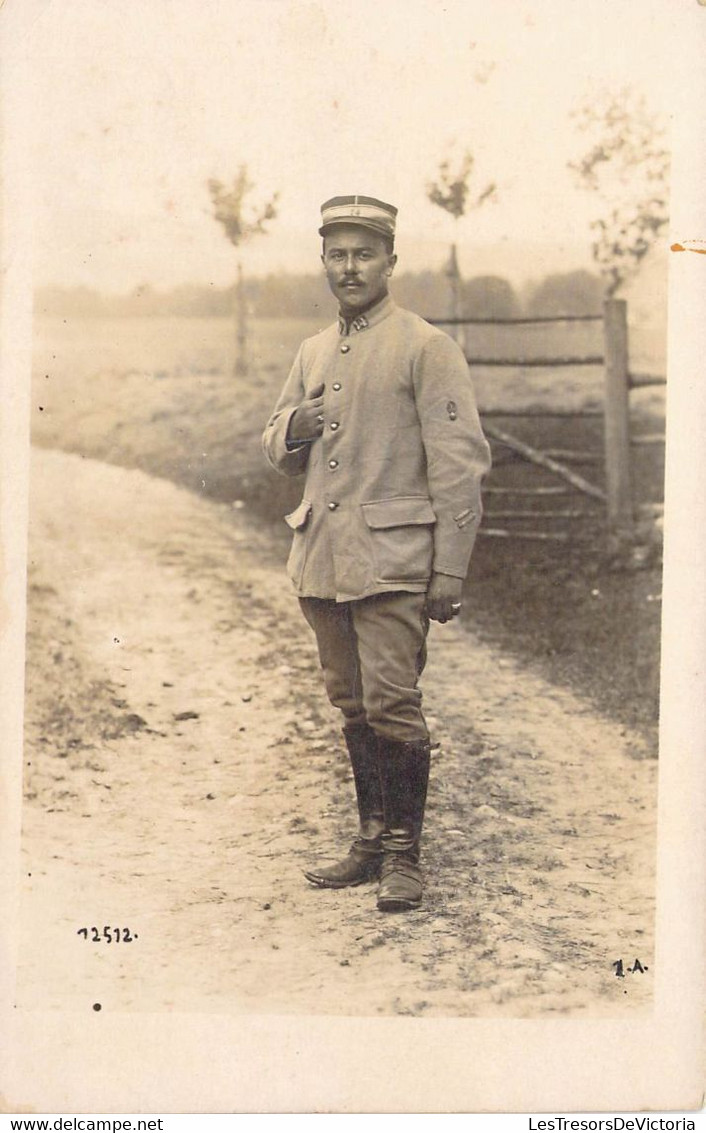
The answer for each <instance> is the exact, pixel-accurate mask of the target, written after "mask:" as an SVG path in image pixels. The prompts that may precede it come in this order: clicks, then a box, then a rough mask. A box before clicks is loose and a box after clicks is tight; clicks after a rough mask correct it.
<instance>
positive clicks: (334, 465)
mask: <svg viewBox="0 0 706 1133" xmlns="http://www.w3.org/2000/svg"><path fill="white" fill-rule="evenodd" d="M328 466H329V468H332V469H333V468H338V461H337V460H329V462H328Z"/></svg>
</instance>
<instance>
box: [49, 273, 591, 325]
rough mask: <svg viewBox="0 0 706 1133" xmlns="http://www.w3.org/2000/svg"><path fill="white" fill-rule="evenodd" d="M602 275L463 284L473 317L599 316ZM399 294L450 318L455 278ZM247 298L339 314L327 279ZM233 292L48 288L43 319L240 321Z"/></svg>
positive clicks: (429, 280) (397, 282)
mask: <svg viewBox="0 0 706 1133" xmlns="http://www.w3.org/2000/svg"><path fill="white" fill-rule="evenodd" d="M603 289H604V288H603V282H602V280H601V278H600V276H599V275H598V274H595V273H593V272H590V271H585V270H578V271H570V272H563V273H554V274H551V275H547V276H544V277H543V278H542V279H539V280H536V281H531V282H529V283H527V284H525V285H524V286H523V287H522V288H521V290H520V291H519V292H518V291H517V290H516V289H515V288H514V287H513V285H512V284H511V283H510V281H509V280H507V279H504V278H503V277H501V276H496V275H480V276H476V277H474V278H471V279H465V280H463V282H462V292H461V309H462V312H463V315H464V316H465V317H468V318H477V319H486V318H487V319H492V318H496V319H498V318H503V319H507V318H517V317H519V316H522V315H530V316H533V315H583V314H598V313H600V310H601V303H602V301H603ZM393 293H394V297H395V300H396V301H397V302H398V303H399V304H400V305H401V306H403V307H407V308H409V309H410V310H412V311H416V312H417V313H418V314H420V315H422V316H424V317H427V318H443V317H444V316H445V315H446V314H447V313H448V307H449V292H448V279H447V278H446V277H445V276H444V275H443V274H441V273H440V272H433V271H421V272H402V273H400V274H399V275H396V276H395V279H394V288H393ZM245 300H246V302H247V305H248V309H249V310H250V312H251V313H252V315H253V316H254V317H255V318H308V317H313V318H317V317H320V316H321V314H322V313H323V314H324V315H325V316H330V314H331V302H332V301H331V296H330V293H329V291H328V288H327V286H326V281H325V279H324V277H323V275H318V274H316V275H314V274H306V275H305V274H302V275H296V274H286V273H278V274H276V275H266V276H262V277H259V278H258V277H253V278H251V279H248V280H247V281H246V282H245ZM233 301H234V288H233V287H223V288H219V287H214V286H204V285H200V284H182V285H180V286H179V287H175V288H172V289H171V290H168V291H158V290H156V289H155V288H153V287H151V286H150V285H149V284H143V285H141V286H140V287H136V288H135V289H134V290H133V291H131V292H129V293H128V294H125V295H106V294H104V293H102V292H100V291H95V290H93V289H92V288H88V287H53V286H52V287H41V288H39V289H38V290H37V292H36V296H35V311H36V313H37V315H39V316H41V315H49V316H52V317H57V318H65V319H68V318H115V317H125V318H135V317H142V316H162V317H164V316H178V317H182V318H184V317H187V318H199V317H200V318H204V317H205V318H219V317H232V312H233Z"/></svg>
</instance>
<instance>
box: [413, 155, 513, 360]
mask: <svg viewBox="0 0 706 1133" xmlns="http://www.w3.org/2000/svg"><path fill="white" fill-rule="evenodd" d="M474 169H475V158H474V156H473V154H472V153H471V151H470V150H468V149H466V150H464V151H463V153H461V154H460V156H458V157H457V158H456V159H455V160H454V159H453V158H452V157H446V158H444V159H443V160H442V161H441V162H440V163H439V170H438V173H437V177H436V180H434V181H429V182H428V183H427V186H426V191H427V198H428V199H429V200H430V201H431V203H432V204H433V205H438V206H439V208H441V209H443V210H444V211H445V212H447V213H448V214H449V215H450V216H452V217H453V219H454V230H455V237H454V241H453V243H452V244H451V252H450V255H449V262H448V266H447V268H446V274H447V275H448V277H449V282H450V284H451V318H452V319H460V318H461V317H462V313H463V312H462V292H463V285H462V280H461V269H460V266H459V262H458V236H457V233H458V223H459V221H460V220H461V219H462V218H463V217H464V216H466V214H467V213H469V212H471V211H473V210H475V209H479V208H481V207H482V205H484V204H485V203H486V202H487V201H495V200H497V186H496V185H495V183H494V182H491V183H490V184H488V185H486V186H485V188H484V189H482V190H481V191H480V192H479V193H477V194H476V195H475V196H474V195H472V193H471V182H472V179H473V172H474ZM454 336H455V337H456V338H457V339H458V338H459V330H458V327H454Z"/></svg>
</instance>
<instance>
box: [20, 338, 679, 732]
mask: <svg viewBox="0 0 706 1133" xmlns="http://www.w3.org/2000/svg"><path fill="white" fill-rule="evenodd" d="M328 321H329V319H328V317H324V318H322V321H321V324H320V325H325V324H326V323H327V322H328ZM317 329H318V328H317V325H316V323H315V322H313V321H312V320H301V319H283V320H260V321H258V322H256V323H255V324H253V327H252V337H251V357H252V363H251V370H250V376H249V377H248V378H247V379H243V378H238V379H236V378H234V377H233V376H232V365H233V356H232V338H233V333H232V327H231V325H230V323H229V322H228V321H227V320H222V319H160V318H153V319H138V320H130V319H114V320H110V319H105V320H100V319H96V320H76V321H71V320H68V321H67V320H63V319H45V320H42V319H39V320H38V321H37V333H36V340H35V358H34V368H33V389H32V439H33V441H34V443H36V444H39V445H43V446H45V447H53V448H60V449H64V450H67V451H71V452H77V453H81V454H83V455H85V456H89V457H94V458H96V459H100V460H104V461H108V462H110V463H114V464H119V465H123V466H126V467H137V468H142V469H144V470H145V471H147V472H150V473H152V474H154V475H158V476H163V477H166V478H167V479H170V480H172V481H174V482H176V483H178V484H180V485H182V486H184V487H186V488H189V489H191V490H192V491H194V492H197V493H201V494H203V495H205V496H208V497H211V498H214V499H217V500H220V501H224V502H228V503H232V504H233V505H234V506H236V507H246V508H247V509H248V510H249V512H250V513H251V515H252V517H253V519H254V521H256V522H262V523H265V524H267V525H268V526H270V527H271V529H272V532H273V535H274V539H273V554H274V555H276V556H279V557H280V558H281V560H282V562H284V557H285V554H286V545H287V542H288V534H287V529H286V528H285V526H284V524H282V523H281V517H282V515H283V514H284V513H285V512H286V511H288V510H290V509H291V507H292V506H293V505H294V504H295V503H296V502H298V499H299V496H300V494H301V483H300V482H298V481H289V480H285V479H283V478H281V477H278V476H277V475H275V474H274V473H272V472H271V471H270V470H269V469H267V467H266V466H265V464H264V460H263V458H262V455H261V449H260V435H261V432H262V429H263V426H264V423H265V421H266V419H267V417H268V415H269V413H270V412H271V409H272V406H273V404H274V402H275V400H276V398H277V395H278V393H279V390H280V388H281V386H282V383H283V381H284V379H285V377H286V374H287V371H288V368H289V365H290V364H291V360H292V358H293V356H294V352H295V350H296V347H297V346H298V344H299V342H300V341H301V339H302V338H303V337H305V336H306V335H308V334H312V333H315V331H316V330H317ZM482 329H483V331H484V333H485V338H484V339H481V336H480V333H479V332H478V331H477V330H476V332H475V339H474V341H473V342H472V343H471V342H469V344H468V346H469V349H470V350H472V351H475V350H476V349H477V350H478V351H479V352H480V351H481V350H483V351H488V350H492V351H493V352H494V353H499V352H504V351H507V353H508V354H509V355H511V356H513V357H528V356H532V354H533V353H534V354H535V356H537V355H543V354H548V353H552V352H554V351H557V352H559V353H573V352H578V353H583V352H584V351H586V352H591V351H592V350H593V349H594V348H595V347H596V346H597V345H598V346H599V345H600V344H599V343H596V341H595V336H596V335H597V334H599V329H598V328H596V327H587V326H584V325H580V326H579V327H578V328H573V329H572V330H571V331H568V332H567V331H566V330H565V329H562V330H561V331H559V330H557V329H550V330H549V331H546V330H545V331H544V332H543V333H542V334H541V335H540V334H539V333H538V332H537V330H536V329H533V330H532V332H531V333H529V334H524V335H522V334H520V333H519V332H518V329H517V328H515V329H513V331H512V341H508V340H507V339H501V338H500V337H499V335H498V332H497V331H496V329H495V328H492V334H491V333H490V331H489V330H488V328H482ZM591 336H593V337H591ZM647 353H649V352H647ZM639 354H640V342H639V340H638V342H637V344H636V349H635V355H636V357H637V358H638V359H639V363H638V364H639V367H640V368H641V369H650V368H652V369H653V371H656V372H659V362H658V363H657V365H656V366H655V365H653V366H652V367H650V365H649V358H647V360H646V359H645V357H639ZM474 381H475V384H476V389H477V393H478V398H479V403H480V405H481V408H483V409H498V408H502V409H504V410H508V411H509V413H508V415H507V416H506V417H503V418H502V419H501V421H500V423H501V424H502V426H503V427H504V428H505V429H506V430H507V431H509V432H510V433H513V434H515V435H517V436H519V437H520V438H521V439H522V440H524V441H525V442H527V443H529V444H531V445H533V446H535V447H537V448H553V449H575V450H580V451H581V452H589V451H590V452H591V453H593V454H595V457H596V459H593V460H587V461H586V462H585V464H583V465H576V466H575V467H576V468H577V470H578V471H580V472H581V473H582V475H584V476H585V477H586V478H587V479H588V480H590V481H592V482H594V483H597V484H599V485H600V484H601V483H602V466H601V462H600V452H601V443H602V442H601V422H600V420H599V419H598V420H597V419H595V418H577V417H574V418H568V419H560V420H557V419H554V418H551V417H532V418H523V417H520V416H516V414H518V413H520V412H521V411H522V410H524V409H527V408H534V409H539V408H544V409H549V408H555V409H556V408H561V409H576V408H579V407H581V406H592V407H600V404H601V383H602V375H601V371H600V369H599V368H598V367H573V368H571V367H563V368H561V369H558V370H551V371H550V370H542V369H523V368H520V367H513V368H508V369H499V368H496V367H485V368H479V369H478V370H477V372H475V373H474ZM634 402H635V404H634V418H635V422H636V429H637V431H643V432H660V431H661V430H662V427H663V419H664V398H663V395H662V392H661V391H659V392H657V391H655V390H646V391H644V392H641V393H640V394H639V395H636V397H635V399H634ZM513 410H514V412H515V416H513V415H512V411H513ZM494 456H495V461H496V463H495V468H494V471H493V473H492V479H491V480H490V483H491V484H494V485H496V486H500V487H503V486H504V487H510V486H513V485H514V486H524V485H526V484H527V483H529V482H530V477H533V479H532V481H531V482H532V483H535V482H540V481H538V480H535V479H534V477H535V476H536V475H537V473H536V472H535V471H532V472H530V471H528V465H527V464H526V463H525V462H521V461H517V460H516V459H514V458H512V457H511V454H509V453H508V450H506V449H503V448H502V447H500V446H494ZM538 475H539V476H540V477H541V476H542V475H543V474H542V473H538ZM541 482H544V483H550V482H554V483H556V481H552V480H551V479H546V480H542V481H541ZM662 482H663V452H662V448H661V446H654V445H650V446H644V447H641V448H639V449H637V451H636V460H635V483H634V490H635V498H636V500H637V502H638V503H639V504H644V503H649V502H652V501H659V500H661V498H662ZM562 499H563V497H562ZM499 506H500V505H499V503H498V499H497V498H494V497H491V496H490V495H489V496H488V497H487V499H486V510H487V513H491V512H492V511H493V510H497V509H498V507H499ZM572 506H576V507H580V508H586V510H591V509H590V501H588V499H585V500H582V498H581V497H577V498H574V497H572ZM560 522H564V521H558V520H550V519H546V520H545V521H543V524H542V527H543V529H544V530H548V531H549V530H555V531H557V530H563V531H566V532H568V534H569V538H568V539H567V540H566V542H554V541H547V542H540V541H533V540H520V539H517V538H493V537H489V536H484V535H481V536H480V537H479V539H478V543H477V547H476V551H475V553H474V558H473V562H472V567H471V572H470V576H469V579H468V582H467V587H466V602H465V610H464V617H466V618H467V619H468V622H469V623H470V624H471V625H472V626H473V628H474V629H476V630H477V631H478V632H479V633H480V634H481V635H482V636H483V637H485V638H487V639H488V640H489V641H493V642H495V643H497V644H498V645H500V646H501V647H502V648H503V649H504V650H506V651H508V652H510V653H512V654H515V655H517V656H518V657H520V658H526V659H529V660H531V661H532V662H534V663H535V664H537V665H538V666H539V667H540V669H541V670H542V671H543V672H544V673H545V674H546V675H547V676H548V677H549V678H550V679H551V680H552V681H555V682H557V683H561V684H564V685H568V686H569V687H571V688H573V689H574V690H575V691H577V692H578V693H580V694H583V695H586V696H588V697H589V698H590V699H592V700H593V701H594V702H595V703H596V705H597V706H598V707H599V708H601V709H602V710H603V711H605V712H607V713H609V714H610V715H611V716H613V717H614V718H615V719H618V720H620V721H621V722H622V723H624V724H625V725H627V726H631V727H634V728H637V729H638V730H639V731H640V732H641V733H642V734H643V736H645V737H646V738H647V739H648V747H649V748H650V750H652V751H655V752H656V726H657V718H658V693H659V641H660V589H661V570H660V563H659V549H658V545H657V543H656V542H655V541H654V540H652V541H651V542H649V541H648V546H647V548H646V553H645V555H644V556H643V558H642V560H641V561H636V562H635V563H634V564H633V565H634V567H639V568H640V569H626V567H625V565H624V564H616V563H615V562H614V561H612V560H611V559H610V557H609V556H608V555H607V554H606V551H605V537H604V531H603V528H602V524H601V522H600V509H599V510H598V513H597V515H594V516H590V515H589V516H586V517H581V518H579V519H576V520H571V521H567V522H566V523H564V526H563V527H562V528H560V527H559V526H558V524H559V523H560ZM484 526H485V527H486V528H487V527H489V526H493V527H497V526H499V524H498V523H496V522H495V521H492V517H491V516H490V514H488V515H487V517H486V519H485V520H484ZM505 526H506V527H509V526H511V525H510V524H507V523H505ZM523 526H526V525H524V524H523Z"/></svg>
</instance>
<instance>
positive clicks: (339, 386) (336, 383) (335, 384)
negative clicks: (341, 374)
mask: <svg viewBox="0 0 706 1133" xmlns="http://www.w3.org/2000/svg"><path fill="white" fill-rule="evenodd" d="M331 388H332V389H335V391H336V393H338V391H339V389H340V388H341V383H340V382H334V383H333V386H332V387H331Z"/></svg>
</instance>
